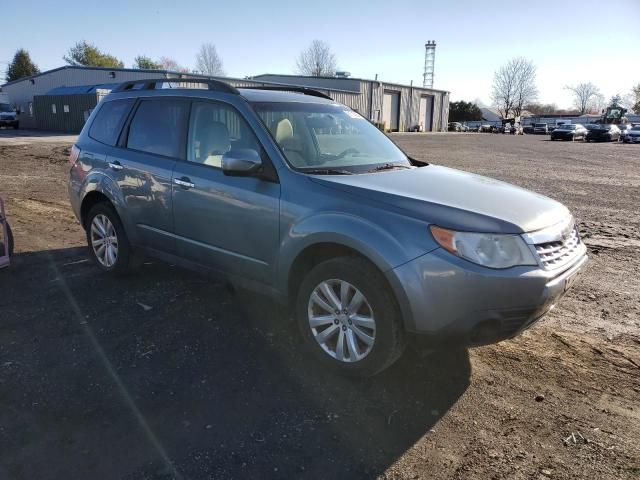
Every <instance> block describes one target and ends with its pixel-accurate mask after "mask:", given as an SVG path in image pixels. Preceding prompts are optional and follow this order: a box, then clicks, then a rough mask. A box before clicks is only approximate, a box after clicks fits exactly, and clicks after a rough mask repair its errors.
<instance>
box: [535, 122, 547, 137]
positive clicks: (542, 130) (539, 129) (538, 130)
mask: <svg viewBox="0 0 640 480" xmlns="http://www.w3.org/2000/svg"><path fill="white" fill-rule="evenodd" d="M533 133H535V134H538V135H540V134H542V135H546V134H547V133H549V126H548V125H547V124H546V123H534V124H533Z"/></svg>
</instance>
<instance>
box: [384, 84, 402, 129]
mask: <svg viewBox="0 0 640 480" xmlns="http://www.w3.org/2000/svg"><path fill="white" fill-rule="evenodd" d="M399 119H400V92H394V91H391V90H385V91H384V97H383V99H382V121H383V122H385V124H386V126H387V128H388V129H390V130H391V131H393V132H397V131H398V121H399Z"/></svg>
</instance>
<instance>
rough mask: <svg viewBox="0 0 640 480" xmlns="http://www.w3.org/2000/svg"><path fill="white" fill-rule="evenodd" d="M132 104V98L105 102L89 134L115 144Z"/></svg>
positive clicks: (96, 138)
mask: <svg viewBox="0 0 640 480" xmlns="http://www.w3.org/2000/svg"><path fill="white" fill-rule="evenodd" d="M132 104H133V99H132V98H127V99H124V100H113V101H112V102H103V104H102V106H101V107H100V110H98V113H97V114H96V117H95V118H94V119H93V124H91V129H90V130H89V136H90V137H91V138H93V139H94V140H98V141H99V142H102V143H106V144H107V145H115V144H116V141H117V140H118V135H119V134H120V128H121V127H122V122H123V121H124V118H125V117H126V116H127V114H128V113H129V109H130V108H131V105H132Z"/></svg>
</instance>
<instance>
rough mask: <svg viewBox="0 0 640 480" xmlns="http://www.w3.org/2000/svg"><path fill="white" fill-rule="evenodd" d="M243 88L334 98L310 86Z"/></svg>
mask: <svg viewBox="0 0 640 480" xmlns="http://www.w3.org/2000/svg"><path fill="white" fill-rule="evenodd" d="M241 88H247V89H251V90H275V91H281V92H294V93H302V94H303V95H310V96H312V97H319V98H326V99H327V100H333V98H331V97H330V96H329V95H327V94H326V93H322V92H320V91H318V90H314V89H313V88H308V87H295V86H291V87H290V86H288V85H261V86H256V87H241Z"/></svg>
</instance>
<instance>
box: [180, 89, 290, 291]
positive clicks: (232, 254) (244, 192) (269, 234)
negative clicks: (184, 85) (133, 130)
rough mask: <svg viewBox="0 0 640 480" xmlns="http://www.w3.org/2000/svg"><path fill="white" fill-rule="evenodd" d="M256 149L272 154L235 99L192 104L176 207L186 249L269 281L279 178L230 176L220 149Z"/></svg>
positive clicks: (198, 258)
mask: <svg viewBox="0 0 640 480" xmlns="http://www.w3.org/2000/svg"><path fill="white" fill-rule="evenodd" d="M231 149H253V150H256V151H258V152H259V153H261V156H262V158H263V161H265V160H268V159H266V157H265V154H264V153H263V149H262V147H261V145H260V143H259V141H258V139H257V138H256V136H255V134H254V132H253V131H252V129H251V127H250V126H249V125H248V124H247V122H246V121H245V120H244V119H243V118H242V116H241V115H240V113H239V112H238V111H237V110H236V109H235V108H234V107H232V106H230V105H228V104H225V103H221V102H208V101H198V102H194V103H193V104H192V107H191V118H190V121H189V133H188V136H187V159H186V161H184V162H178V164H177V165H176V167H175V169H174V173H173V185H172V188H173V213H174V225H175V234H176V242H177V245H176V246H177V250H178V254H179V255H180V256H184V257H186V258H188V259H190V260H192V261H195V262H198V263H199V264H202V265H206V266H208V267H210V268H213V269H216V270H219V271H222V272H225V273H228V274H233V275H240V276H243V277H245V278H249V279H252V280H256V281H259V282H262V283H271V281H272V278H273V273H274V267H275V261H276V257H277V252H278V242H279V233H278V232H279V216H280V208H279V205H280V184H279V183H277V182H273V181H268V180H264V179H262V178H260V177H259V176H252V177H231V176H227V175H225V174H224V173H223V172H222V168H221V167H222V156H223V155H224V154H225V153H226V152H228V151H229V150H231Z"/></svg>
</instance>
